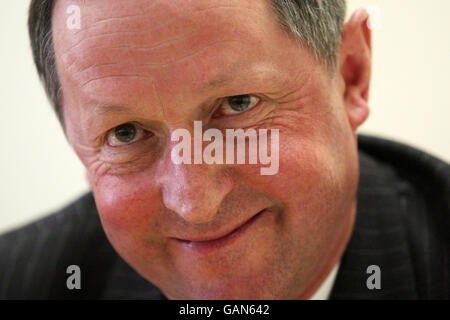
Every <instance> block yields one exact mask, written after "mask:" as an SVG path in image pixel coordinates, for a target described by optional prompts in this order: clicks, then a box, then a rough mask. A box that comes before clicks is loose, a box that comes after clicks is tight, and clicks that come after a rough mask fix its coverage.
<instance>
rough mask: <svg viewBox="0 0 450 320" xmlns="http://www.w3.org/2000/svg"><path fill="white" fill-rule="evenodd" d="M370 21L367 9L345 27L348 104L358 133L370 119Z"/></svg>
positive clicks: (342, 60)
mask: <svg viewBox="0 0 450 320" xmlns="http://www.w3.org/2000/svg"><path fill="white" fill-rule="evenodd" d="M368 19H369V14H368V13H367V12H366V11H365V10H364V9H361V10H358V11H356V12H355V13H354V14H353V16H352V17H351V18H350V20H349V21H348V22H347V24H346V25H345V27H344V31H343V34H342V41H341V45H340V49H339V71H340V76H341V77H342V79H343V83H344V90H343V96H344V103H345V106H346V109H347V114H348V119H349V122H350V124H351V126H352V128H353V130H355V131H356V129H357V128H358V127H359V126H360V125H361V124H363V123H364V121H365V120H366V119H367V117H368V115H369V105H368V98H369V85H370V74H371V33H370V29H369V28H368V23H367V22H368Z"/></svg>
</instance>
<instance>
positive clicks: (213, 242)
mask: <svg viewBox="0 0 450 320" xmlns="http://www.w3.org/2000/svg"><path fill="white" fill-rule="evenodd" d="M265 211H266V210H265V209H264V210H261V211H259V212H258V213H257V214H256V215H254V216H253V217H251V218H250V219H248V220H247V221H245V222H244V223H242V224H241V225H239V226H238V227H236V228H234V229H233V230H232V231H231V232H228V233H227V234H225V235H222V236H219V237H216V238H213V239H209V240H201V241H191V240H183V239H176V238H174V239H175V240H176V241H177V242H178V243H179V244H181V246H183V247H185V248H187V249H190V250H195V251H199V252H210V251H211V250H217V249H220V248H223V247H225V246H228V245H230V244H231V243H232V242H234V241H235V240H237V239H238V238H240V237H241V236H242V235H243V234H244V233H245V231H246V230H247V229H248V228H249V227H251V226H252V225H253V224H254V223H255V222H256V220H258V219H259V218H260V217H261V216H262V214H263V213H264V212H265Z"/></svg>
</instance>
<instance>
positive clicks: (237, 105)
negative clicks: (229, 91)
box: [219, 94, 261, 115]
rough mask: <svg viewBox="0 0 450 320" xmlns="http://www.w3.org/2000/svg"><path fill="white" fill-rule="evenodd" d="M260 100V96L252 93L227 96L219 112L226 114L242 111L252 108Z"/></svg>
mask: <svg viewBox="0 0 450 320" xmlns="http://www.w3.org/2000/svg"><path fill="white" fill-rule="evenodd" d="M260 100H261V99H260V98H258V97H256V96H254V95H251V94H244V95H239V96H232V97H227V98H226V99H225V101H224V102H223V103H222V105H221V106H220V109H219V112H221V113H222V114H224V115H233V114H238V113H242V112H245V111H248V110H250V109H252V108H253V107H254V106H256V105H257V104H258V102H259V101H260Z"/></svg>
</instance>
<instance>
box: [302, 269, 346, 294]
mask: <svg viewBox="0 0 450 320" xmlns="http://www.w3.org/2000/svg"><path fill="white" fill-rule="evenodd" d="M339 265H340V261H339V262H338V263H337V264H336V265H335V266H334V268H333V269H332V270H331V272H330V273H329V274H328V276H327V278H326V279H325V281H324V282H323V283H322V284H321V285H320V287H319V289H317V291H316V292H315V293H314V294H313V295H312V297H311V298H310V299H309V300H328V298H329V297H330V293H331V289H333V285H334V281H335V280H336V275H337V273H338V270H339Z"/></svg>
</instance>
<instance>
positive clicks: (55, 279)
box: [0, 193, 114, 299]
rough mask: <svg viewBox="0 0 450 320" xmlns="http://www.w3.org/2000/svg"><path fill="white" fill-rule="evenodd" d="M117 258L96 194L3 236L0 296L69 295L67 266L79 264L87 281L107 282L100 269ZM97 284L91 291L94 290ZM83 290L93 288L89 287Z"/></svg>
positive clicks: (15, 297) (34, 297) (50, 296)
mask: <svg viewBox="0 0 450 320" xmlns="http://www.w3.org/2000/svg"><path fill="white" fill-rule="evenodd" d="M113 257H114V251H113V250H112V248H111V246H110V245H109V242H108V241H107V239H106V236H105V235H104V233H103V230H102V227H101V223H100V221H99V217H98V214H97V210H96V207H95V202H94V199H93V196H92V194H91V193H88V194H85V195H84V196H82V197H81V198H79V199H77V200H76V201H74V202H73V203H71V204H69V205H68V206H66V207H65V208H63V209H61V210H60V211H58V212H56V213H53V214H51V215H49V216H47V217H45V218H42V219H40V220H38V221H35V222H33V223H30V224H28V225H26V226H24V227H21V228H18V229H16V230H12V231H9V232H7V233H6V234H3V235H1V236H0V274H1V276H2V279H1V282H0V298H2V299H22V298H26V299H29V298H31V299H46V298H57V299H59V298H69V297H70V296H74V295H79V294H80V293H79V292H74V291H69V290H67V287H66V278H67V277H68V274H67V273H66V270H67V267H68V266H70V265H73V264H76V265H79V266H80V264H81V266H80V268H82V269H84V270H92V271H90V272H88V274H83V278H84V279H86V282H85V283H88V284H89V283H93V281H91V280H90V279H89V277H91V278H92V279H95V281H94V282H95V283H96V286H97V285H98V284H99V283H98V282H99V281H101V277H98V275H97V274H96V272H95V271H96V270H98V269H99V268H101V267H102V263H106V262H107V261H108V259H111V258H113ZM95 291H96V289H95V288H93V289H92V290H91V291H90V292H91V293H92V294H94V293H95ZM83 292H87V291H85V290H83Z"/></svg>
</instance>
